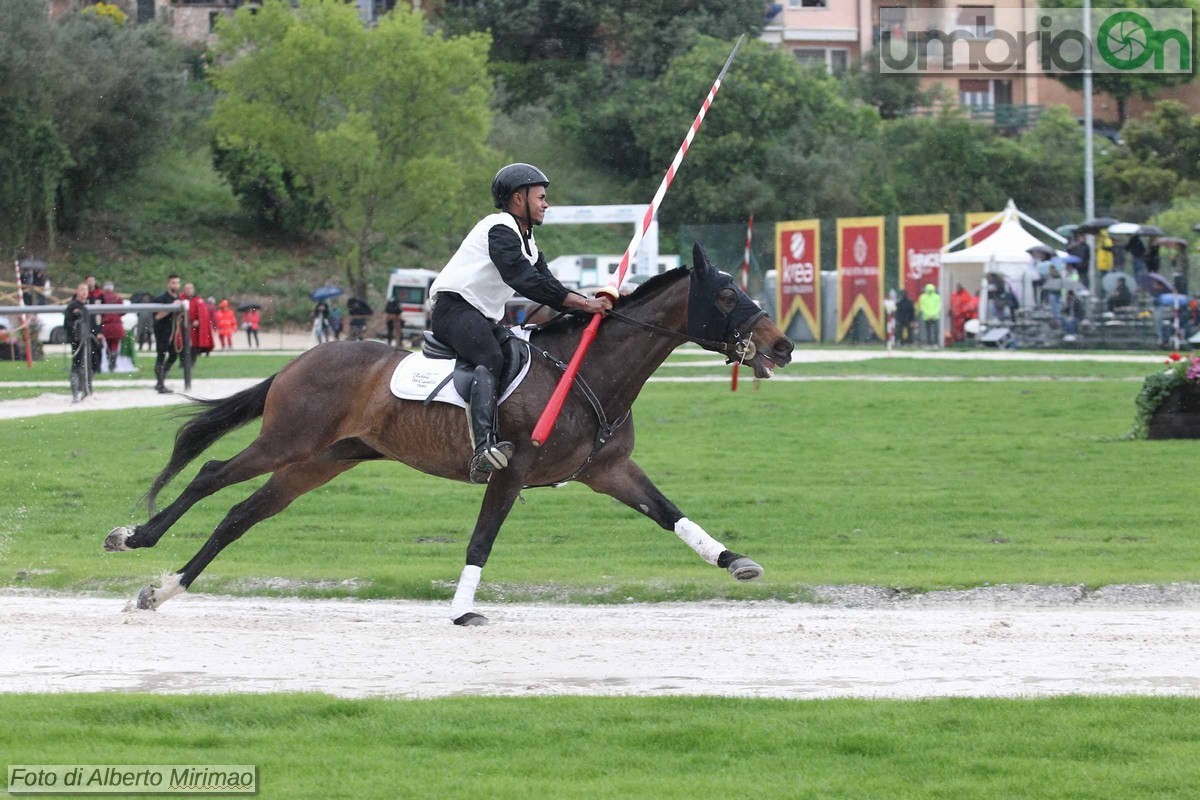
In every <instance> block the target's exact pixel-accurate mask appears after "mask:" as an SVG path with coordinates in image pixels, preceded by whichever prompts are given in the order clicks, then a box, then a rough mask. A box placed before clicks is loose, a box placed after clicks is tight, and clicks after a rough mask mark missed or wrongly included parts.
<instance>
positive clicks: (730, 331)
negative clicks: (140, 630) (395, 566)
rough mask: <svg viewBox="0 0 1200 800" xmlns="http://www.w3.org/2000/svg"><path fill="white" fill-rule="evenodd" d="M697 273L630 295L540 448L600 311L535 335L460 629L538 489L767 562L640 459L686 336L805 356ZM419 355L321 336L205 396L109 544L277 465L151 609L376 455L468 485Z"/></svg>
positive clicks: (157, 527)
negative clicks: (572, 487)
mask: <svg viewBox="0 0 1200 800" xmlns="http://www.w3.org/2000/svg"><path fill="white" fill-rule="evenodd" d="M693 264H694V266H692V267H686V266H685V267H679V268H676V269H674V270H671V271H668V272H665V273H662V274H660V275H657V276H654V277H652V278H650V279H649V280H647V281H646V282H645V283H643V284H642V285H641V286H639V287H638V288H637V289H636V290H635V291H634V292H632V293H631V294H629V295H627V296H624V297H622V298H621V299H620V301H619V302H618V303H617V305H616V306H615V307H614V309H613V310H612V311H611V312H609V315H608V318H607V319H606V320H605V321H604V323H603V324H602V325H601V326H600V328H599V332H598V334H597V336H596V338H595V340H594V342H593V344H592V347H591V350H590V351H589V352H588V354H587V357H586V358H585V359H584V361H583V364H582V367H581V369H580V373H579V378H578V379H577V380H576V383H575V385H574V386H573V387H572V391H571V392H570V394H569V395H568V399H567V401H566V402H565V403H564V404H563V408H562V411H561V414H560V416H559V418H558V422H557V427H556V430H555V431H554V433H553V434H552V435H551V436H550V437H549V440H548V441H546V442H545V443H543V444H542V446H540V447H535V446H533V444H532V443H531V441H530V434H531V432H532V431H533V428H534V424H535V423H536V421H537V419H538V416H539V414H540V412H541V410H542V409H543V408H544V407H545V405H546V402H547V400H548V398H549V397H550V394H551V392H552V391H553V389H554V387H555V384H556V383H557V381H558V379H559V378H560V377H561V371H562V369H564V368H565V364H563V362H562V361H561V360H560V359H559V357H558V356H557V355H555V354H569V353H573V352H574V351H575V347H576V345H577V344H578V342H579V340H580V338H581V335H582V333H583V329H584V327H585V324H586V320H584V319H581V318H580V317H578V316H574V315H569V314H568V315H563V316H561V317H558V318H556V319H554V320H553V321H551V322H549V323H546V324H544V325H542V326H540V329H538V330H535V331H534V332H533V333H531V334H530V337H529V338H530V349H531V351H532V353H531V355H530V358H531V359H532V361H531V364H530V368H529V371H528V374H527V376H526V378H525V380H524V381H523V382H522V383H521V384H520V386H519V387H518V388H517V389H516V390H515V391H514V392H513V394H512V395H511V397H509V398H508V399H507V400H506V401H505V402H504V403H503V404H502V405H501V406H500V410H499V421H500V430H501V431H502V432H503V433H504V434H505V437H504V438H506V439H511V440H512V441H513V442H514V443H515V446H516V447H515V452H514V453H513V456H512V459H511V460H510V462H509V465H508V467H507V468H506V469H503V470H499V471H496V472H493V473H492V475H491V478H490V480H489V481H488V483H487V487H486V489H485V490H484V495H483V505H482V508H481V509H480V511H479V516H478V518H477V519H476V522H475V528H474V531H473V532H472V534H471V539H470V542H469V544H468V546H467V554H466V564H465V566H464V567H463V571H462V573H461V576H460V578H459V581H458V584H457V588H456V591H455V594H454V598H453V600H452V601H451V606H450V619H451V621H452V622H453V623H454V624H456V625H484V624H487V618H486V617H485V616H484V615H482V614H480V613H478V612H476V611H475V592H476V590H477V588H478V585H479V579H480V576H481V574H482V570H483V567H484V565H485V564H486V563H487V560H488V556H489V554H490V553H491V550H492V545H493V544H494V542H495V540H496V536H497V535H498V534H499V532H500V527H501V525H502V524H503V523H504V519H505V517H506V516H507V515H508V513H509V511H510V510H511V509H512V506H513V503H514V502H515V501H516V499H517V496H518V495H519V494H520V492H521V490H522V489H524V488H529V487H534V486H548V485H555V484H560V483H564V482H567V481H572V480H574V481H578V482H580V483H583V484H584V485H585V486H587V487H589V488H591V489H592V490H593V491H595V492H599V493H602V494H607V495H609V496H611V497H614V498H616V499H617V500H619V501H621V502H622V503H624V504H625V505H627V506H630V507H631V508H633V509H635V510H637V511H639V512H641V513H642V514H643V515H645V516H647V517H649V518H650V519H651V520H653V521H654V522H656V523H657V524H658V525H659V526H661V527H662V528H664V529H665V530H668V531H673V532H674V533H675V534H677V535H678V536H679V538H680V539H682V540H683V541H684V542H685V543H687V544H688V545H689V546H690V547H691V548H692V549H693V550H694V551H695V552H696V553H697V554H698V555H699V556H700V557H701V558H703V559H704V560H705V561H707V562H708V563H710V564H712V565H714V566H716V567H718V568H721V569H724V570H727V571H728V572H729V573H730V574H731V575H732V576H733V578H734V579H735V580H738V581H750V580H755V579H757V578H759V577H760V576H761V575H762V573H763V568H762V567H761V566H760V565H759V564H757V563H755V562H754V561H753V560H751V559H750V558H748V557H746V556H743V555H741V554H739V553H735V552H732V551H730V550H727V549H726V548H725V547H724V545H722V544H721V543H720V542H718V541H716V540H715V539H713V538H712V537H711V536H709V535H708V533H707V532H705V530H704V529H703V528H702V527H700V526H699V525H698V524H696V523H695V522H693V521H692V520H690V519H688V518H687V517H686V516H685V515H684V514H683V513H682V512H681V511H680V510H679V509H678V508H677V507H676V506H675V505H674V504H673V503H672V502H671V501H670V500H668V499H667V498H666V497H665V496H664V495H663V494H662V492H660V491H659V490H658V488H657V487H656V486H655V485H654V484H653V483H652V482H651V481H650V479H649V478H648V477H646V474H645V473H644V472H643V471H642V469H641V468H640V467H639V466H638V465H637V463H635V462H634V461H633V459H632V458H631V457H630V455H631V453H632V452H633V444H634V429H633V422H632V413H631V411H632V406H633V402H634V400H636V399H637V396H638V393H639V392H640V391H641V389H642V386H643V385H644V384H645V383H646V381H647V379H648V378H649V377H650V376H651V375H652V374H653V373H654V371H655V370H656V369H658V367H659V365H661V364H662V363H663V361H665V360H666V358H667V356H668V355H669V354H670V353H671V351H672V350H674V349H675V348H676V347H677V346H678V345H679V344H681V343H682V342H684V341H691V342H694V343H697V344H699V345H700V346H701V347H703V348H705V349H708V350H712V351H714V352H718V353H722V354H724V355H725V356H726V357H727V359H729V360H730V361H734V362H739V363H742V364H745V365H747V366H750V367H752V368H753V370H754V373H755V375H756V376H757V377H759V378H769V377H770V376H771V375H772V374H773V368H775V367H786V366H787V365H788V363H789V362H790V361H791V356H792V350H793V347H794V345H793V344H792V342H791V341H790V340H789V339H788V338H787V337H786V336H785V335H784V334H783V333H782V332H781V331H780V330H779V329H778V328H777V327H776V326H775V325H774V323H772V322H771V320H770V318H769V317H768V316H767V315H766V313H765V312H764V311H762V310H761V309H760V308H759V307H758V305H757V304H756V303H754V301H753V300H751V299H750V298H749V297H747V296H746V294H745V293H744V292H743V291H742V290H741V288H740V287H739V286H738V285H737V283H736V281H734V280H733V278H732V277H731V276H730V275H729V274H728V273H725V272H721V271H719V270H717V268H716V267H714V266H713V264H712V262H711V261H709V259H708V256H707V254H706V253H705V252H704V248H703V247H702V246H701V245H700V244H699V243H696V244H695V246H694V248H693ZM411 355H412V354H411V353H409V352H407V351H404V350H397V349H395V348H393V347H391V346H390V345H386V344H384V343H382V342H371V341H366V342H349V341H347V342H329V343H326V344H322V345H319V346H317V347H315V348H313V349H311V350H309V351H308V352H306V353H304V354H303V355H301V356H298V357H297V358H296V359H295V360H293V361H291V362H290V363H289V364H288V365H287V366H285V367H284V368H283V369H282V370H280V371H279V372H278V373H277V374H275V375H273V376H272V377H270V378H268V379H266V380H264V381H263V382H261V383H259V384H258V385H256V386H253V387H251V388H249V389H246V390H244V391H242V392H239V393H237V394H235V395H232V396H230V397H228V398H225V399H220V400H197V401H196V403H197V404H198V408H197V412H196V414H195V415H194V416H193V417H192V418H191V419H190V420H189V421H187V422H186V423H184V424H183V425H182V426H181V427H180V429H179V430H178V431H177V433H176V436H175V442H174V447H173V449H172V452H171V457H170V459H169V461H168V463H167V465H166V466H165V467H164V468H163V469H162V471H161V472H160V473H159V474H158V475H157V476H156V477H155V478H154V481H153V483H152V485H151V487H150V490H149V491H148V492H147V498H146V499H147V506H148V510H149V513H150V519H149V520H148V521H147V522H145V523H144V524H141V525H136V526H132V527H130V526H122V527H118V528H114V529H113V530H112V531H111V532H110V533H109V534H108V535H107V536H106V537H105V541H104V548H105V550H108V551H110V552H119V551H125V550H131V549H135V548H141V547H153V546H154V545H156V544H157V543H158V541H159V540H160V539H161V538H162V537H163V534H165V533H166V532H167V531H168V530H169V529H170V528H171V526H172V525H173V524H175V522H176V521H177V520H179V518H180V517H182V516H183V514H184V513H186V512H187V510H188V509H189V508H191V507H192V506H193V505H195V504H196V503H197V502H198V501H200V500H202V499H204V498H206V497H209V496H210V495H212V494H214V493H215V492H217V491H219V490H221V489H224V488H225V487H228V486H232V485H233V484H236V483H241V482H243V481H247V480H250V479H251V478H255V477H257V476H260V475H265V474H267V473H272V475H271V477H270V479H269V480H268V481H267V482H266V483H265V484H264V485H263V486H262V487H260V488H259V489H258V490H257V491H255V492H254V493H253V494H251V495H250V496H249V497H248V498H247V499H245V500H244V501H242V502H241V503H239V504H238V505H236V506H234V507H233V508H232V509H231V510H230V511H229V512H228V514H227V515H226V516H225V518H224V519H223V520H222V521H221V522H220V524H218V525H217V527H216V528H215V529H214V530H213V532H212V534H211V536H209V538H208V540H207V541H206V542H205V543H204V545H203V546H202V547H201V548H200V550H199V551H198V552H197V553H196V555H195V556H193V557H192V559H191V560H190V561H188V562H187V564H185V565H184V566H183V567H182V568H181V569H180V570H179V571H177V572H174V573H165V574H164V575H163V577H162V579H161V581H160V584H161V585H158V586H155V585H153V584H152V585H148V586H146V587H145V588H143V589H142V590H141V592H140V593H139V594H138V597H137V607H138V608H142V609H151V610H154V609H157V608H159V607H160V606H161V605H162V604H163V603H165V602H166V601H167V600H169V599H171V598H172V597H174V596H176V595H178V594H180V593H181V592H184V591H186V590H187V589H188V588H189V587H190V586H191V585H192V583H193V581H195V580H196V578H197V577H198V576H199V575H200V573H201V572H203V570H204V569H205V567H207V566H208V564H209V563H210V562H212V560H213V559H214V558H215V557H216V556H217V555H218V554H219V553H220V552H221V551H222V550H223V549H224V548H225V547H227V546H228V545H229V544H231V543H232V542H234V541H236V540H237V539H238V538H239V537H241V536H242V535H243V534H244V533H245V532H246V531H247V530H249V529H250V527H251V526H253V525H255V524H256V523H258V522H261V521H262V520H264V519H267V518H268V517H271V516H274V515H275V514H278V513H279V512H280V511H283V510H284V509H285V508H287V506H288V505H289V504H290V503H291V502H292V501H293V500H295V499H296V498H297V497H299V496H301V495H302V494H304V493H305V492H309V491H312V490H313V489H316V488H317V487H319V486H322V485H324V484H325V483H327V482H329V481H331V480H333V479H334V478H335V477H337V476H338V475H340V474H342V473H343V472H346V471H347V470H349V469H352V468H353V467H355V466H356V465H358V464H361V463H363V462H364V461H377V460H382V459H389V460H392V461H399V462H402V463H404V464H407V465H408V466H410V467H413V468H414V469H418V470H420V471H422V472H425V473H428V474H430V475H435V476H437V477H441V478H448V479H450V480H457V481H463V482H468V481H469V475H468V469H467V462H468V459H469V458H470V456H471V452H472V449H471V444H470V442H471V439H470V436H469V433H468V429H467V418H466V415H465V414H463V413H462V411H461V409H459V408H458V407H455V406H452V405H449V404H445V403H436V402H435V403H422V402H420V401H412V400H401V399H398V398H396V397H395V396H393V395H392V393H391V391H390V388H389V379H390V377H391V375H392V373H393V372H394V370H395V369H396V367H397V365H398V364H399V363H400V361H401V360H402V359H404V358H409V357H411ZM259 417H261V418H262V426H261V430H260V432H259V434H258V437H257V438H256V439H255V440H254V441H253V442H252V443H251V444H250V445H249V446H247V447H246V448H245V449H244V450H242V451H241V452H240V453H238V454H237V455H235V456H234V457H233V458H231V459H229V460H227V461H218V460H213V461H208V462H207V463H205V464H204V465H203V466H202V467H201V468H200V470H199V472H198V473H197V474H196V477H195V478H193V479H192V481H191V482H190V483H189V484H188V485H187V486H186V487H185V488H184V489H183V491H182V492H180V494H179V496H178V497H177V498H176V499H175V500H174V502H172V503H170V504H169V505H167V506H166V507H165V508H163V509H161V510H159V511H157V513H155V501H156V498H157V496H158V494H159V492H161V491H162V490H163V488H164V487H166V485H167V484H168V483H169V482H170V481H171V479H172V478H174V477H175V476H176V475H178V474H179V472H180V471H181V470H182V469H183V468H184V467H185V466H186V465H187V464H189V463H191V462H192V461H193V460H194V459H195V458H196V457H198V456H199V455H200V454H201V453H203V452H204V451H205V450H206V449H208V448H209V447H210V446H211V445H212V444H213V443H214V442H216V441H217V440H218V439H220V438H221V437H222V436H223V435H225V434H227V433H229V432H230V431H233V430H235V429H237V428H239V427H241V426H242V425H245V424H246V423H249V422H251V421H253V420H255V419H258V418H259Z"/></svg>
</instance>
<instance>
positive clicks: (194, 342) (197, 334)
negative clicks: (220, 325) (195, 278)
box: [175, 283, 215, 364]
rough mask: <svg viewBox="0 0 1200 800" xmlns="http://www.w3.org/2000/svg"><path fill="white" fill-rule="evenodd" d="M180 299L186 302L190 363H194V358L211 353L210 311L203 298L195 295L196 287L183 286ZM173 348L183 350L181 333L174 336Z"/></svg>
mask: <svg viewBox="0 0 1200 800" xmlns="http://www.w3.org/2000/svg"><path fill="white" fill-rule="evenodd" d="M182 297H183V298H184V299H185V300H187V301H188V313H187V316H188V326H189V332H190V334H191V348H192V361H191V363H193V364H195V363H196V356H198V355H207V354H209V353H211V352H212V351H213V347H214V346H215V342H214V341H213V321H212V309H210V308H209V307H208V304H207V303H205V302H204V298H203V297H200V296H199V295H198V294H196V287H195V286H194V285H193V284H190V283H188V284H184V287H183V295H182ZM175 347H176V349H177V350H180V351H182V350H183V333H182V331H181V332H180V333H179V334H178V335H177V336H176V339H175Z"/></svg>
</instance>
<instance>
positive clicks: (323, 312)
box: [312, 300, 329, 344]
mask: <svg viewBox="0 0 1200 800" xmlns="http://www.w3.org/2000/svg"><path fill="white" fill-rule="evenodd" d="M312 333H313V338H314V339H316V340H317V344H321V343H323V342H327V341H329V305H328V304H327V303H326V302H325V301H324V300H321V301H320V302H318V303H317V305H316V306H315V307H314V308H313V324H312Z"/></svg>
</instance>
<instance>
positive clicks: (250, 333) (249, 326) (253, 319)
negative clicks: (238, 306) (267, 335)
mask: <svg viewBox="0 0 1200 800" xmlns="http://www.w3.org/2000/svg"><path fill="white" fill-rule="evenodd" d="M258 326H259V317H258V309H257V308H248V309H246V313H245V314H242V327H243V328H245V329H246V347H251V346H253V347H259V346H260V345H259V342H258Z"/></svg>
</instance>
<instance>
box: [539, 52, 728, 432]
mask: <svg viewBox="0 0 1200 800" xmlns="http://www.w3.org/2000/svg"><path fill="white" fill-rule="evenodd" d="M744 38H746V37H745V36H744V35H743V36H739V37H738V40H737V43H736V44H735V45H734V46H733V52H731V53H730V54H729V58H728V59H726V60H725V66H723V67H721V72H720V74H718V75H717V80H716V81H715V82H714V83H713V85H712V88H711V89H709V90H708V97H706V98H705V99H704V105H703V106H701V107H700V113H698V114H696V119H695V120H693V121H692V127H691V128H690V129H689V130H688V132H687V136H686V137H685V138H684V140H683V144H681V145H679V151H678V152H676V153H675V159H674V160H673V161H672V162H671V166H670V168H668V169H667V174H666V175H664V176H663V179H662V183H660V184H659V185H658V191H657V192H655V193H654V199H653V200H651V201H650V207H649V208H648V209H646V215H645V216H644V217H643V218H642V224H641V225H640V226H639V227H638V229H637V230H636V231H635V232H634V234H633V239H631V240H630V242H629V247H627V248H626V249H625V255H623V256H621V264H620V266H618V267H617V272H616V274H615V275H614V276H613V278H612V280H611V281H610V291H611V293H612V294H614V295H615V294H616V292H617V290H618V289H619V288H620V286H621V281H623V280H625V273H626V272H628V271H629V262H630V260H631V259H632V258H633V256H634V254H635V253H637V250H638V246H639V245H641V243H642V237H644V236H645V235H646V231H647V230H648V229H649V228H650V223H651V222H653V221H654V217H655V216H657V214H658V207H659V206H660V205H661V204H662V200H663V197H664V196H665V195H666V193H667V187H668V186H670V185H671V181H672V180H674V178H675V172H676V170H678V169H679V165H680V164H681V163H682V162H683V156H684V154H685V153H687V150H688V147H690V146H691V144H692V139H694V138H695V137H696V131H698V130H700V123H701V122H703V121H704V115H705V114H706V113H708V107H709V106H711V105H712V102H713V98H715V97H716V96H717V91H718V90H719V89H720V88H721V81H722V80H724V79H725V73H726V72H728V71H729V65H730V64H732V63H733V57H734V56H735V55H737V51H738V48H739V47H741V46H742V39H744ZM601 319H602V317H601V316H600V315H599V314H595V315H593V316H592V321H591V322H589V323H588V326H587V327H586V328H584V330H583V336H582V337H581V338H580V339H579V346H578V347H577V348H575V355H573V356H572V357H571V363H570V364H568V365H567V370H566V372H564V373H563V376H562V378H561V379H559V381H558V386H556V387H554V394H552V395H550V402H548V403H547V404H546V408H545V409H544V410H543V411H542V416H541V417H539V418H538V422H537V425H536V426H534V428H533V436H532V437H530V438H531V439H532V441H533V446H534V447H541V446H542V443H543V442H545V441H546V439H547V438H549V436H550V432H551V431H553V430H554V423H555V422H556V421H558V415H559V412H561V411H562V407H563V403H564V402H566V399H567V393H568V392H569V391H571V384H572V383H573V382H574V381H575V376H576V375H577V374H578V373H579V365H580V364H581V363H583V356H584V354H586V353H587V350H588V348H589V347H591V345H592V340H594V339H595V338H596V331H597V330H599V328H600V320H601Z"/></svg>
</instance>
